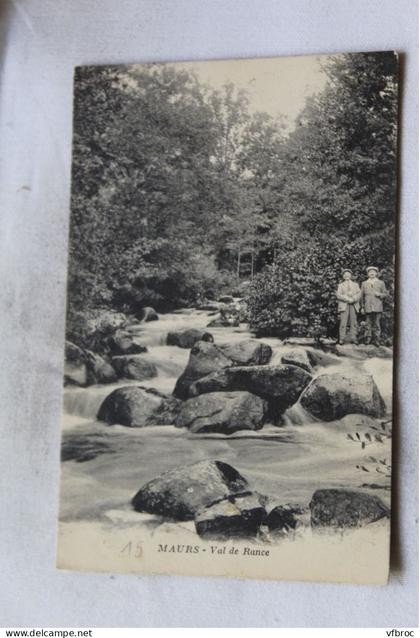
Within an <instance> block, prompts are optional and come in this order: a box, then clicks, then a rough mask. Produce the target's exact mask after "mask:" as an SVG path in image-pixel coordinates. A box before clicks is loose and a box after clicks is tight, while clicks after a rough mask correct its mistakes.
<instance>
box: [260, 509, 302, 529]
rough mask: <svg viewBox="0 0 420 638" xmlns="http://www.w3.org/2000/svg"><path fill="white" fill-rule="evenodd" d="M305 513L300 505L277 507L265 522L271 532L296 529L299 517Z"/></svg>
mask: <svg viewBox="0 0 420 638" xmlns="http://www.w3.org/2000/svg"><path fill="white" fill-rule="evenodd" d="M302 513H303V509H302V508H301V507H299V506H298V505H277V506H276V507H275V508H274V509H272V510H271V512H270V513H269V515H268V516H267V518H266V520H265V524H266V525H267V527H268V529H269V530H270V532H274V531H282V532H283V531H288V530H291V529H295V528H296V526H297V524H298V518H297V517H296V516H297V515H300V514H302Z"/></svg>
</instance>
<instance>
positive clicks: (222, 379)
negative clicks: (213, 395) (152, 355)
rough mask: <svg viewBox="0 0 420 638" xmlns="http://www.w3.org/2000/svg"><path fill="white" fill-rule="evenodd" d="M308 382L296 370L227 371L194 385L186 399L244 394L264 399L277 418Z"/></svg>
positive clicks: (240, 368) (307, 376)
mask: <svg viewBox="0 0 420 638" xmlns="http://www.w3.org/2000/svg"><path fill="white" fill-rule="evenodd" d="M311 379H312V377H311V375H310V374H308V373H307V372H305V371H304V370H302V369H301V368H298V367H297V366H289V365H278V366H267V365H264V366H238V367H230V368H225V369H224V370H219V371H218V372H214V373H212V374H209V375H207V376H206V377H203V378H201V379H198V380H197V381H195V382H194V383H193V384H192V386H191V388H190V396H197V395H199V394H205V393H207V392H223V391H229V392H232V391H237V390H245V391H248V392H252V393H253V394H256V395H258V396H260V397H262V398H263V399H266V400H267V401H268V402H269V405H270V409H271V410H272V411H273V414H274V415H275V416H278V415H280V414H282V413H283V412H284V411H285V410H286V409H287V408H289V407H290V406H291V405H293V404H294V403H296V401H297V400H298V398H299V396H300V394H301V392H302V390H303V389H304V388H305V387H306V386H307V385H308V384H309V383H310V381H311Z"/></svg>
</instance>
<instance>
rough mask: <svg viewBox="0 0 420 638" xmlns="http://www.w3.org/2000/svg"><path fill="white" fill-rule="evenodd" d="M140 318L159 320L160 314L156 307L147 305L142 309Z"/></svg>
mask: <svg viewBox="0 0 420 638" xmlns="http://www.w3.org/2000/svg"><path fill="white" fill-rule="evenodd" d="M139 319H140V321H157V320H158V319H159V315H158V313H157V312H156V310H155V309H154V308H151V307H149V306H146V307H145V308H142V309H141V310H140V312H139Z"/></svg>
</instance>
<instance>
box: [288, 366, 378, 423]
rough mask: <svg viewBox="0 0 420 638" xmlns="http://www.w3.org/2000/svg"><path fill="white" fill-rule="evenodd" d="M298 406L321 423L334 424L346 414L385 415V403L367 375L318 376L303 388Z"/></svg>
mask: <svg viewBox="0 0 420 638" xmlns="http://www.w3.org/2000/svg"><path fill="white" fill-rule="evenodd" d="M300 402H301V404H302V405H303V407H304V408H305V409H306V410H307V411H308V412H310V413H311V414H312V415H313V416H315V417H317V418H318V419H321V420H322V421H334V420H335V419H340V418H341V417H343V416H345V415H346V414H367V415H369V416H374V417H381V416H383V415H384V414H385V403H384V401H383V399H382V397H381V395H380V393H379V390H378V388H377V385H376V383H375V382H374V380H373V377H372V375H370V374H362V373H354V374H343V373H338V372H337V373H333V374H321V375H320V376H319V377H316V378H315V379H314V380H313V381H312V383H311V384H310V385H309V386H308V387H307V388H306V390H305V392H304V393H303V394H302V397H301V399H300Z"/></svg>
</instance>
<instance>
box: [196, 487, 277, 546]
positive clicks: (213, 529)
mask: <svg viewBox="0 0 420 638" xmlns="http://www.w3.org/2000/svg"><path fill="white" fill-rule="evenodd" d="M265 516H266V511H265V508H264V505H263V504H262V502H261V499H260V497H259V495H258V494H253V493H247V494H243V495H238V496H235V497H229V498H226V499H224V500H222V501H219V502H218V503H215V504H213V505H210V506H208V507H206V508H205V509H203V510H201V511H200V512H198V514H197V515H196V517H195V528H196V530H197V534H198V535H199V536H201V537H202V538H208V539H220V540H225V539H229V538H255V536H257V534H258V532H259V530H260V527H261V523H262V522H263V520H264V518H265Z"/></svg>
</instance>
